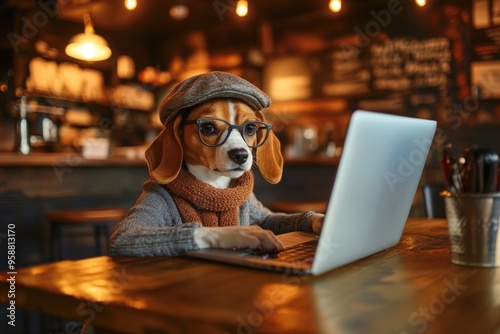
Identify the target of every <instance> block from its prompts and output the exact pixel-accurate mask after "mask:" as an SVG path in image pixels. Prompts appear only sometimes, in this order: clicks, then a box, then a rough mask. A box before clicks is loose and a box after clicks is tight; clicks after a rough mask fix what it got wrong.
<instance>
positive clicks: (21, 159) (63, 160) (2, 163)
mask: <svg viewBox="0 0 500 334" xmlns="http://www.w3.org/2000/svg"><path fill="white" fill-rule="evenodd" d="M65 165H68V166H73V167H77V166H80V167H116V166H125V167H142V166H146V160H145V159H137V158H136V159H126V158H124V157H110V158H108V159H84V158H82V157H81V156H80V155H78V154H77V153H30V154H28V155H24V154H21V153H5V152H3V153H2V152H0V167H19V166H29V167H36V166H40V167H42V166H45V167H53V166H65Z"/></svg>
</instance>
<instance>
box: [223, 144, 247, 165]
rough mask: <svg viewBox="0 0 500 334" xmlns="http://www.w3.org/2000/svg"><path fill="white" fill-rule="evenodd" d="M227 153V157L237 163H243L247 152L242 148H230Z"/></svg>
mask: <svg viewBox="0 0 500 334" xmlns="http://www.w3.org/2000/svg"><path fill="white" fill-rule="evenodd" d="M227 154H229V158H231V160H233V161H234V162H236V163H237V164H238V165H241V164H244V163H245V162H246V161H247V160H248V152H247V151H246V150H245V149H242V148H237V149H234V150H230V151H229V152H227Z"/></svg>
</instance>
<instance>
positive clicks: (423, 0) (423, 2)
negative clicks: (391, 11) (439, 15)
mask: <svg viewBox="0 0 500 334" xmlns="http://www.w3.org/2000/svg"><path fill="white" fill-rule="evenodd" d="M415 3H416V4H417V6H419V7H424V6H425V5H426V4H427V1H426V0H415Z"/></svg>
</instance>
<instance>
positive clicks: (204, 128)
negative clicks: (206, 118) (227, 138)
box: [200, 123, 217, 135]
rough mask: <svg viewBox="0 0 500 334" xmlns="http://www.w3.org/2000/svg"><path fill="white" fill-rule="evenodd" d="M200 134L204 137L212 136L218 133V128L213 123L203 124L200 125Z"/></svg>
mask: <svg viewBox="0 0 500 334" xmlns="http://www.w3.org/2000/svg"><path fill="white" fill-rule="evenodd" d="M200 132H201V134H203V135H211V134H214V133H217V128H216V127H215V125H214V124H212V123H203V124H201V125H200Z"/></svg>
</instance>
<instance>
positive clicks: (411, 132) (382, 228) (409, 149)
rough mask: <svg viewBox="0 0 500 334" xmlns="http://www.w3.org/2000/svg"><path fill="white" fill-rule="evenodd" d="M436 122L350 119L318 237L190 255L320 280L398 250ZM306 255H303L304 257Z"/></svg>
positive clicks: (371, 116) (289, 236) (362, 115)
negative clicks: (265, 249)
mask: <svg viewBox="0 0 500 334" xmlns="http://www.w3.org/2000/svg"><path fill="white" fill-rule="evenodd" d="M435 130H436V122H435V121H430V120H422V119H416V118H409V117H402V116H394V115H388V114H382V113H375V112H368V111H361V110H358V111H356V112H354V113H353V115H352V117H351V120H350V123H349V128H348V132H347V137H346V140H345V143H344V147H343V151H342V156H341V159H340V163H339V166H338V170H337V174H336V177H335V182H334V185H333V190H332V194H331V196H330V200H329V204H328V208H327V211H326V216H325V221H324V224H323V230H322V233H321V236H320V237H319V238H318V237H317V236H315V235H314V234H312V233H304V232H291V233H286V234H281V235H279V236H278V238H280V240H281V241H282V243H283V245H284V246H285V249H284V251H282V252H278V253H259V252H255V251H252V250H223V249H203V250H197V251H189V252H188V253H187V255H189V256H194V257H198V258H203V259H209V260H215V261H219V262H226V263H232V264H238V265H243V266H250V267H256V268H262V269H269V270H278V271H288V272H296V273H305V274H312V275H319V274H322V273H325V272H327V271H330V270H332V269H335V268H338V267H340V266H343V265H345V264H348V263H351V262H353V261H356V260H359V259H361V258H364V257H367V256H369V255H372V254H374V253H377V252H379V251H382V250H384V249H386V248H389V247H391V246H394V245H395V244H397V243H398V242H399V240H400V238H401V234H402V232H403V228H404V226H405V223H406V220H407V218H408V214H409V212H410V208H411V206H412V202H413V198H414V196H415V192H416V190H417V187H418V184H419V180H420V177H421V174H422V170H423V168H424V165H425V162H426V159H427V154H428V152H429V149H430V146H431V144H432V140H433V137H434V132H435ZM302 253H305V254H302Z"/></svg>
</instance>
